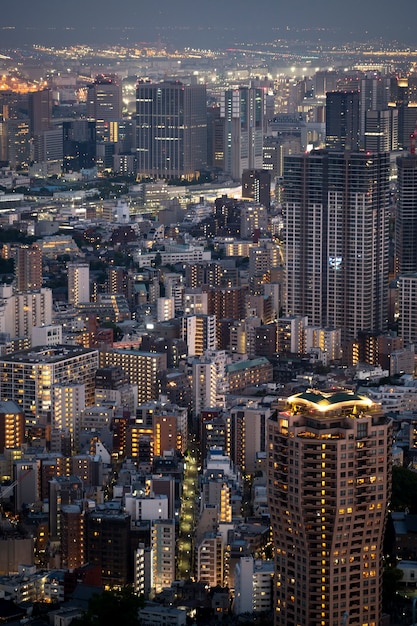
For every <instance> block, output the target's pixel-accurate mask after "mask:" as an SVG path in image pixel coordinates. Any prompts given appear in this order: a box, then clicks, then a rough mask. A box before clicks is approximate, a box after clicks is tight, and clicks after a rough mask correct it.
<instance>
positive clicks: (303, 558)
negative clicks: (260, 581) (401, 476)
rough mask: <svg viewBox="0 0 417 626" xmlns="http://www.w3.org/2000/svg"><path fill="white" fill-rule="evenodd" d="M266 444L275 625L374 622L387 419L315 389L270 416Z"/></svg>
mask: <svg viewBox="0 0 417 626" xmlns="http://www.w3.org/2000/svg"><path fill="white" fill-rule="evenodd" d="M268 447H269V450H268V457H269V458H268V465H269V469H268V474H269V481H268V483H269V487H268V498H269V505H270V512H271V525H272V529H273V534H274V545H275V625H276V626H296V625H299V624H314V625H318V626H338V625H339V624H342V623H343V619H344V618H345V623H347V624H355V625H356V624H362V625H363V624H369V625H374V626H378V625H379V624H380V623H381V622H380V620H381V583H382V555H383V537H384V529H385V520H386V515H387V506H388V502H389V498H390V485H391V466H392V461H391V447H392V432H391V421H390V420H389V419H387V418H386V417H385V416H384V415H383V414H382V411H381V410H380V408H379V405H375V404H373V403H372V401H371V400H369V399H368V398H365V397H361V396H358V395H356V394H354V393H353V392H347V391H343V390H337V391H332V392H328V393H326V392H319V391H315V390H310V391H307V392H305V393H301V394H298V395H295V396H292V397H291V398H289V399H288V409H287V410H286V411H283V412H280V413H277V414H276V415H275V416H274V417H273V418H271V419H270V420H269V424H268ZM346 616H347V618H346Z"/></svg>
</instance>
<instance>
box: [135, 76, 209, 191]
mask: <svg viewBox="0 0 417 626" xmlns="http://www.w3.org/2000/svg"><path fill="white" fill-rule="evenodd" d="M136 128H137V159H138V160H137V164H138V165H137V166H138V174H139V175H140V176H151V177H153V178H167V179H169V178H174V179H175V178H186V179H192V178H194V177H196V176H198V173H199V172H200V171H201V169H204V168H205V167H206V166H207V116H206V86H205V85H197V84H195V85H186V84H184V83H182V82H180V81H172V82H169V81H165V82H162V83H150V82H140V83H139V84H138V86H137V91H136Z"/></svg>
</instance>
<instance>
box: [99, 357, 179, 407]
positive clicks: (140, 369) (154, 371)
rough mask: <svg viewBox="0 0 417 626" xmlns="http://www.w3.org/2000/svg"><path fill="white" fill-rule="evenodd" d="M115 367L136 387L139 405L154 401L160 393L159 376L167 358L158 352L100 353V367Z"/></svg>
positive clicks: (163, 369) (165, 365)
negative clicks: (120, 369) (121, 370)
mask: <svg viewBox="0 0 417 626" xmlns="http://www.w3.org/2000/svg"><path fill="white" fill-rule="evenodd" d="M112 365H116V366H118V367H121V368H122V369H123V370H124V372H125V373H126V374H127V375H128V377H129V381H130V383H131V384H132V385H137V386H138V402H139V404H141V403H143V402H147V401H148V400H155V399H156V398H158V396H159V394H160V392H161V382H160V376H161V374H162V372H164V371H165V370H166V368H167V356H166V354H163V353H158V352H142V351H139V350H123V349H114V350H106V351H104V350H103V351H102V352H101V353H100V367H108V366H112Z"/></svg>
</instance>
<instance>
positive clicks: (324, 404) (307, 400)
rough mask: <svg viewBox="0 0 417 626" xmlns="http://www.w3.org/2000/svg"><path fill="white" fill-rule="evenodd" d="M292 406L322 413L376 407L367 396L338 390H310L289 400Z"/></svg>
mask: <svg viewBox="0 0 417 626" xmlns="http://www.w3.org/2000/svg"><path fill="white" fill-rule="evenodd" d="M288 402H289V403H290V404H295V405H300V404H301V405H305V406H306V407H308V408H312V409H314V410H316V411H318V412H320V413H326V412H327V411H335V410H339V409H344V408H352V409H355V407H361V408H362V409H363V408H368V409H369V408H370V407H372V406H373V405H374V403H373V402H372V400H370V399H369V398H366V397H365V396H360V395H358V394H356V393H354V392H353V391H349V390H345V389H336V390H333V389H332V390H330V391H317V390H314V389H308V390H307V391H304V392H302V393H298V394H295V395H294V396H290V397H289V398H288Z"/></svg>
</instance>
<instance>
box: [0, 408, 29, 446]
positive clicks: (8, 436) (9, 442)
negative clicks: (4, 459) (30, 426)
mask: <svg viewBox="0 0 417 626" xmlns="http://www.w3.org/2000/svg"><path fill="white" fill-rule="evenodd" d="M24 438H25V416H24V414H23V411H22V408H21V407H20V406H19V405H18V404H16V402H13V401H11V400H9V401H3V402H0V453H1V454H3V451H4V449H5V448H20V446H21V445H22V444H23V442H24Z"/></svg>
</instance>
